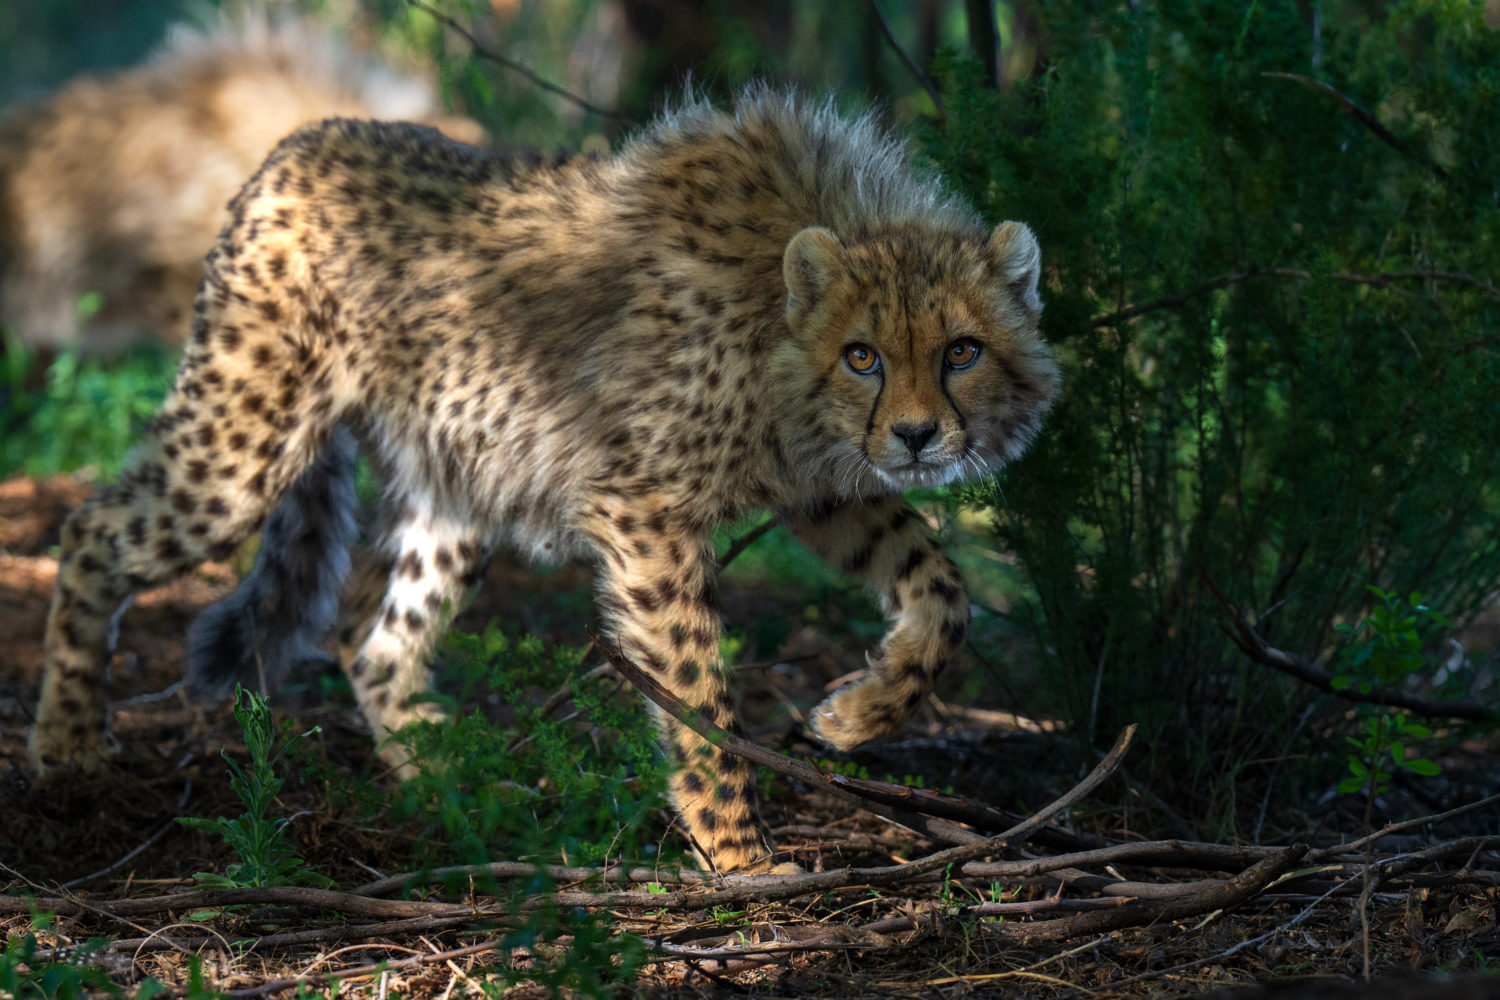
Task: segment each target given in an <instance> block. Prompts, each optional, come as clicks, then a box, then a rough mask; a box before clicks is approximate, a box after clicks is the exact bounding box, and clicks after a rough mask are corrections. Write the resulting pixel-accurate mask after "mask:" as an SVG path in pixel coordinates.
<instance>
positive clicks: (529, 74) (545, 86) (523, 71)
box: [406, 0, 632, 122]
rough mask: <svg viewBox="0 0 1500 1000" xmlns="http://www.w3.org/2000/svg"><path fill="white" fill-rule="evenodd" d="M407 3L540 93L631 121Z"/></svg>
mask: <svg viewBox="0 0 1500 1000" xmlns="http://www.w3.org/2000/svg"><path fill="white" fill-rule="evenodd" d="M406 2H407V3H408V4H409V5H411V6H412V7H415V8H416V9H417V10H420V11H422V12H423V13H425V14H426V15H428V16H429V17H431V18H432V19H433V20H434V21H437V22H438V23H439V24H443V25H446V26H447V27H449V28H451V29H453V30H454V31H455V32H457V33H458V34H459V35H461V36H462V37H463V39H464V40H465V41H466V42H468V43H469V48H470V49H472V50H473V52H474V54H475V55H476V56H479V57H480V58H481V59H488V60H489V61H490V62H492V63H495V64H496V65H498V66H503V67H504V68H506V69H508V70H510V71H511V72H512V73H519V74H520V75H521V76H523V77H525V78H526V79H527V80H529V81H530V82H531V83H532V85H533V86H536V87H539V88H541V89H542V90H545V91H547V93H549V94H556V95H557V96H558V97H561V98H563V99H564V100H566V101H568V102H570V103H572V104H575V105H577V106H578V107H580V108H582V109H583V110H584V111H588V112H592V113H593V114H596V115H600V116H602V117H604V118H614V119H616V120H618V121H625V122H629V121H632V119H631V117H630V116H629V115H627V114H626V113H625V112H623V111H613V110H611V109H609V108H601V107H600V106H599V105H597V104H592V103H590V102H589V101H586V100H584V99H583V98H582V97H579V96H578V95H577V94H575V93H573V92H572V91H569V90H565V89H563V88H562V87H559V86H558V85H557V84H555V83H553V82H552V81H551V80H545V79H543V78H542V77H540V76H537V75H536V73H535V72H533V71H532V70H531V68H530V67H528V66H524V65H522V64H521V63H518V62H516V61H515V60H514V59H511V58H509V57H508V56H503V55H501V54H500V53H498V52H496V51H495V50H494V49H492V48H490V47H489V46H487V45H485V44H484V43H483V42H481V41H480V40H479V39H478V38H475V37H474V33H473V32H471V31H469V29H467V28H465V27H464V26H463V25H461V24H459V23H458V22H457V21H455V20H454V19H453V18H451V17H449V16H448V15H447V14H444V13H443V12H442V11H440V10H437V9H436V8H434V7H431V6H429V5H428V4H425V3H423V2H422V0H406Z"/></svg>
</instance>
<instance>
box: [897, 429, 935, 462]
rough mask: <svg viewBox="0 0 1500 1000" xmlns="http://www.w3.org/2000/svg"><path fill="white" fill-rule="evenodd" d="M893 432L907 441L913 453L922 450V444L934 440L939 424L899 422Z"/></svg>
mask: <svg viewBox="0 0 1500 1000" xmlns="http://www.w3.org/2000/svg"><path fill="white" fill-rule="evenodd" d="M891 433H892V434H894V435H896V436H897V437H898V438H900V439H901V440H903V441H905V442H906V446H907V447H908V448H910V449H911V453H912V455H914V456H915V455H916V454H917V453H918V452H920V451H921V450H922V446H923V445H924V444H926V443H927V442H928V441H931V440H932V436H933V435H934V434H936V433H937V424H897V425H896V426H895V427H892V428H891Z"/></svg>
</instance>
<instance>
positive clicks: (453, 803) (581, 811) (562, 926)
mask: <svg viewBox="0 0 1500 1000" xmlns="http://www.w3.org/2000/svg"><path fill="white" fill-rule="evenodd" d="M581 653H582V651H581V650H579V649H577V648H573V647H568V646H560V645H551V644H548V643H546V642H543V641H542V640H541V639H539V638H537V637H536V636H523V637H514V636H509V635H506V634H505V633H504V632H503V631H502V630H501V629H499V628H498V627H496V626H495V625H493V624H492V625H490V626H488V627H487V628H485V629H484V630H483V631H481V632H479V633H477V634H468V633H462V632H454V633H450V634H449V636H448V637H447V638H446V640H445V641H444V644H443V647H442V649H441V650H440V653H439V672H440V675H441V677H442V678H443V682H444V686H445V687H448V688H453V687H456V688H458V689H459V691H460V692H461V696H460V697H459V698H458V699H456V700H457V702H458V703H459V704H464V705H475V704H477V705H484V706H487V709H486V710H485V711H479V710H475V711H471V712H469V713H467V714H459V713H457V712H455V714H454V715H453V716H452V717H450V718H448V719H445V720H444V721H443V722H442V723H441V724H432V723H417V724H414V725H413V726H410V727H408V728H407V729H405V730H403V731H402V732H401V733H399V734H397V737H398V738H399V739H402V740H403V741H405V743H406V745H407V746H408V747H409V748H410V749H411V753H412V759H413V761H414V763H415V764H416V766H417V772H418V773H417V774H416V776H415V777H413V778H411V779H410V780H408V781H405V782H403V783H402V784H401V786H400V787H399V788H398V789H396V790H395V791H394V793H393V794H391V795H389V796H388V797H387V798H386V799H385V800H384V801H385V804H386V808H387V818H388V819H389V820H392V821H396V822H414V823H416V824H417V825H419V826H420V827H421V828H422V829H423V831H424V835H423V836H422V837H421V838H419V847H418V857H417V859H416V861H417V863H418V864H431V865H434V866H436V865H450V864H453V863H454V862H455V861H457V862H460V863H465V862H466V863H479V862H486V861H490V860H492V859H494V858H495V857H509V858H522V859H529V860H535V861H536V862H537V865H538V867H537V870H536V872H535V874H533V875H531V876H530V877H528V878H524V879H518V880H513V881H505V882H498V881H493V880H485V879H482V878H476V879H475V880H474V882H473V883H472V884H474V885H476V886H478V887H480V888H481V889H482V890H483V891H486V892H492V893H494V894H495V895H497V896H499V897H500V898H501V899H508V900H510V901H511V908H512V910H511V913H510V915H509V918H508V926H509V928H510V929H509V931H508V932H507V934H506V936H505V942H506V944H505V947H503V948H501V949H500V951H501V952H502V953H505V952H506V951H508V950H510V949H512V948H524V949H527V950H528V951H530V952H531V953H532V955H533V958H534V959H535V961H534V962H533V964H532V965H531V967H530V968H528V969H526V970H525V971H524V973H523V972H520V971H516V970H511V969H509V968H507V967H499V968H495V969H493V970H491V971H492V972H493V973H494V974H496V975H497V976H499V977H500V978H501V979H503V980H504V981H506V982H516V981H520V980H527V981H530V982H534V983H538V984H541V985H543V986H547V987H551V988H554V989H557V990H559V991H574V992H581V993H585V994H589V995H596V996H597V995H605V994H607V993H608V991H609V987H610V984H611V983H616V982H618V981H620V980H622V979H625V978H628V977H629V976H630V975H633V973H634V971H635V969H637V968H639V966H640V963H641V962H642V961H643V960H644V957H645V952H644V948H643V946H642V945H641V943H640V941H639V939H637V938H634V937H632V936H630V935H624V936H621V935H618V934H616V933H615V931H614V929H613V927H612V926H611V925H610V921H609V917H608V914H594V913H589V912H587V911H584V910H581V909H576V908H573V907H562V906H558V905H556V903H555V901H553V900H552V899H551V898H549V897H548V896H547V895H546V894H547V893H548V891H549V890H550V889H551V888H552V887H553V881H552V877H551V875H550V874H549V873H548V871H547V870H546V868H545V867H543V866H544V865H545V864H547V863H550V862H553V861H560V862H563V863H565V864H574V865H580V864H591V863H592V864H597V863H599V862H602V861H603V860H604V859H606V858H611V859H622V858H623V859H631V860H637V859H645V858H650V857H651V856H653V855H657V854H658V853H659V848H658V842H659V840H660V838H661V832H660V829H659V828H658V826H657V823H658V819H659V817H660V815H661V807H662V805H663V800H664V797H665V791H666V785H667V776H668V773H669V767H668V765H667V762H666V761H664V760H663V759H662V756H661V754H660V752H659V750H658V748H657V743H656V738H655V733H654V731H653V727H652V725H651V721H650V715H649V713H648V712H646V711H645V709H644V708H643V706H642V705H641V703H640V700H639V698H638V697H637V696H636V695H635V693H634V692H632V691H629V690H628V689H622V688H621V686H620V685H619V684H618V683H617V682H615V681H612V680H607V679H604V678H602V677H599V676H596V675H592V674H589V673H585V672H582V671H581V670H580V667H581V655H580V654H581ZM559 685H566V686H567V688H568V689H569V693H570V695H571V704H572V710H571V711H568V712H563V711H561V710H559V711H555V712H554V711H552V710H550V709H549V710H544V707H545V706H544V703H545V702H546V701H548V700H549V699H547V698H545V697H541V696H539V692H547V693H549V694H550V693H552V692H554V691H557V690H558V689H559ZM554 707H555V702H554ZM470 884H471V883H470V882H469V880H468V878H466V877H464V878H456V879H455V881H454V882H453V884H452V885H451V886H450V888H452V889H454V890H456V891H464V890H467V888H468V887H469V885H470ZM561 937H568V938H571V944H570V945H569V946H568V947H567V949H566V950H565V951H563V952H561V953H554V951H553V950H551V949H548V948H547V947H545V945H546V944H547V942H550V941H555V940H557V939H558V938H561Z"/></svg>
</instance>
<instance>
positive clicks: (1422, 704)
mask: <svg viewBox="0 0 1500 1000" xmlns="http://www.w3.org/2000/svg"><path fill="white" fill-rule="evenodd" d="M1200 576H1201V577H1202V579H1203V582H1204V583H1205V584H1206V585H1207V586H1208V589H1209V590H1210V591H1212V592H1213V595H1214V597H1216V598H1218V600H1219V603H1220V604H1222V605H1223V606H1224V610H1225V611H1227V612H1228V613H1229V617H1230V620H1231V624H1232V625H1233V626H1234V627H1233V628H1232V629H1230V628H1227V627H1226V628H1224V632H1225V633H1226V634H1227V635H1228V636H1229V638H1230V640H1231V641H1232V642H1233V643H1234V644H1235V645H1236V646H1238V647H1239V648H1240V650H1241V651H1243V652H1244V654H1245V655H1246V656H1248V657H1250V659H1252V660H1254V661H1255V662H1256V663H1259V664H1261V665H1262V666H1266V667H1270V668H1272V669H1273V670H1279V671H1281V672H1282V673H1284V674H1290V675H1291V676H1293V677H1295V678H1297V679H1298V680H1300V681H1303V682H1304V683H1307V684H1311V685H1312V686H1313V687H1315V688H1317V689H1319V690H1320V691H1325V692H1327V693H1328V694H1332V695H1336V696H1338V697H1340V698H1343V699H1344V700H1345V701H1354V702H1360V703H1362V704H1366V705H1386V706H1389V707H1391V708H1404V709H1406V710H1407V711H1410V712H1415V713H1417V714H1418V715H1423V716H1427V717H1428V718H1450V719H1467V720H1470V721H1473V722H1494V721H1496V720H1500V712H1497V711H1496V710H1494V709H1492V708H1488V707H1486V706H1484V705H1480V704H1476V703H1473V702H1467V701H1436V700H1433V699H1431V698H1423V697H1421V696H1420V695H1414V694H1407V693H1406V692H1405V691H1392V690H1389V689H1386V688H1372V689H1371V690H1370V691H1369V692H1364V691H1360V690H1357V689H1356V688H1352V687H1348V688H1336V687H1334V686H1333V675H1332V674H1330V673H1329V672H1328V671H1327V670H1325V669H1324V668H1323V666H1322V665H1321V664H1320V663H1319V662H1318V661H1316V660H1312V659H1309V658H1308V657H1305V656H1299V655H1298V654H1296V653H1288V652H1286V651H1285V650H1281V649H1277V648H1276V647H1274V646H1272V645H1271V644H1270V643H1268V642H1266V640H1265V639H1263V638H1261V635H1260V633H1259V632H1257V631H1255V627H1254V626H1253V625H1251V624H1250V622H1249V620H1248V619H1247V618H1246V617H1245V613H1244V612H1243V611H1241V610H1240V609H1239V608H1238V607H1237V606H1236V605H1235V604H1234V603H1233V602H1232V601H1230V600H1229V598H1228V597H1226V596H1225V594H1224V592H1223V591H1222V590H1220V589H1219V585H1218V584H1217V583H1215V582H1214V580H1213V578H1212V577H1211V576H1209V574H1208V572H1207V571H1203V572H1201V573H1200Z"/></svg>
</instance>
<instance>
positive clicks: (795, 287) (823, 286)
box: [781, 226, 844, 319]
mask: <svg viewBox="0 0 1500 1000" xmlns="http://www.w3.org/2000/svg"><path fill="white" fill-rule="evenodd" d="M843 269H844V245H843V244H842V243H840V242H839V238H838V237H837V236H835V235H833V233H832V232H830V231H829V230H827V229H824V228H823V227H822V226H808V227H807V228H806V229H803V230H801V231H800V232H798V233H797V235H796V236H793V237H792V241H791V242H790V243H788V244H787V245H786V252H785V253H784V254H782V255H781V275H782V278H783V280H785V281H786V315H787V318H788V319H792V318H794V317H800V316H805V315H807V313H808V311H809V310H811V309H812V308H813V307H814V306H816V305H817V304H818V300H819V299H821V298H822V297H823V295H824V293H825V292H826V291H827V290H828V286H829V284H830V283H831V282H832V281H833V279H834V278H835V277H836V276H837V275H838V274H839V273H840V272H841V271H843Z"/></svg>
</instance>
